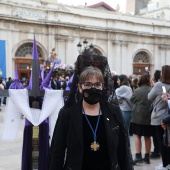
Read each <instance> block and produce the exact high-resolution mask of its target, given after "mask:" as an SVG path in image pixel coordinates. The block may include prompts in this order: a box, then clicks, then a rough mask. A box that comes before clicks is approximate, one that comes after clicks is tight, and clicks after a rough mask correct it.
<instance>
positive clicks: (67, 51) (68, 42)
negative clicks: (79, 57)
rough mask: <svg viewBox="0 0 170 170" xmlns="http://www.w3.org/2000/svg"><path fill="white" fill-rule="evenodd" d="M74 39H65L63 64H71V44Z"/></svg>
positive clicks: (72, 48) (72, 47)
mask: <svg viewBox="0 0 170 170" xmlns="http://www.w3.org/2000/svg"><path fill="white" fill-rule="evenodd" d="M73 41H74V39H73V38H72V37H68V38H67V39H66V49H65V54H66V56H65V58H66V59H65V64H73V58H74V57H73V56H72V55H73V54H74V53H73V50H74V46H73V45H74V44H73Z"/></svg>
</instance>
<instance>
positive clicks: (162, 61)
mask: <svg viewBox="0 0 170 170" xmlns="http://www.w3.org/2000/svg"><path fill="white" fill-rule="evenodd" d="M165 50H166V46H164V45H160V46H159V54H160V55H159V58H158V62H159V68H160V69H161V67H162V66H163V65H165V63H166V57H165Z"/></svg>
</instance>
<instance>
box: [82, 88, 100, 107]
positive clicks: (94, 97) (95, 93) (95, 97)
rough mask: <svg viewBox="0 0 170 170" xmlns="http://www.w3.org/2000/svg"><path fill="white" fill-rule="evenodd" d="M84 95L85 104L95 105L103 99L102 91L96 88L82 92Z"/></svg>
mask: <svg viewBox="0 0 170 170" xmlns="http://www.w3.org/2000/svg"><path fill="white" fill-rule="evenodd" d="M85 94H88V96H87V97H86V95H85ZM82 95H83V99H84V100H85V102H87V103H88V104H91V105H93V104H96V103H98V102H99V101H100V99H101V97H102V90H100V89H96V88H91V89H84V90H83V91H82Z"/></svg>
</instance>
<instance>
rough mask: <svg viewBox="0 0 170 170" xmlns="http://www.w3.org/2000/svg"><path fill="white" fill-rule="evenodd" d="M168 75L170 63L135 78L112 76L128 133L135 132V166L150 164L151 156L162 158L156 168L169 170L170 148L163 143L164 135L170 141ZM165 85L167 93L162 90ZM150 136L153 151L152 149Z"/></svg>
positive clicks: (169, 82)
mask: <svg viewBox="0 0 170 170" xmlns="http://www.w3.org/2000/svg"><path fill="white" fill-rule="evenodd" d="M169 74H170V66H169V65H164V66H162V69H161V70H155V72H154V74H153V76H152V75H151V74H150V72H146V73H145V74H143V75H141V76H139V77H135V76H133V79H131V77H128V76H126V75H123V74H122V75H114V76H113V86H114V87H115V89H116V90H115V96H116V97H117V99H118V103H119V106H120V109H121V111H122V115H123V117H124V121H125V125H126V128H127V130H128V132H129V135H133V136H134V140H135V148H136V154H135V157H134V159H133V164H134V165H136V164H138V163H143V162H145V163H146V164H150V159H152V158H160V157H161V159H162V163H161V164H160V165H159V166H157V167H155V170H169V169H170V147H169V146H168V145H167V144H165V142H164V140H165V139H164V138H165V137H164V136H165V134H166V140H167V141H168V139H169V140H170V133H169V127H170V126H169V124H170V119H168V118H170V116H169V117H168V114H170V112H168V110H169V108H168V105H167V102H169V99H170V76H169ZM128 80H129V81H128ZM162 87H164V88H165V89H166V92H165V91H164V92H163V91H162ZM165 101H166V102H165ZM151 108H152V109H151ZM164 117H166V119H165V120H164ZM167 117H168V118H167ZM168 134H169V138H168ZM141 137H144V142H145V155H144V157H143V155H142V141H141ZM151 137H152V140H153V145H154V146H153V148H154V150H153V151H151V143H152V142H151Z"/></svg>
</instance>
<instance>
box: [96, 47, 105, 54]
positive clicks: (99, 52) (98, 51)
mask: <svg viewBox="0 0 170 170" xmlns="http://www.w3.org/2000/svg"><path fill="white" fill-rule="evenodd" d="M94 52H95V54H96V55H100V56H102V55H103V54H102V52H101V51H100V50H99V49H97V48H95V47H94Z"/></svg>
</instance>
